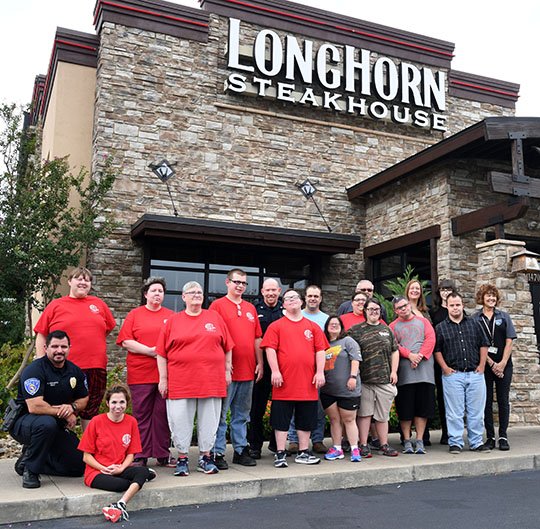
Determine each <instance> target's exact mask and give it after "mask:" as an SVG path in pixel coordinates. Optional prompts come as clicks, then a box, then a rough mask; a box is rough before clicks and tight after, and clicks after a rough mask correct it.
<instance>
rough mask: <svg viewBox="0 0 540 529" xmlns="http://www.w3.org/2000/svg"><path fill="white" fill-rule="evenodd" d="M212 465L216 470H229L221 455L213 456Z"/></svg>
mask: <svg viewBox="0 0 540 529" xmlns="http://www.w3.org/2000/svg"><path fill="white" fill-rule="evenodd" d="M233 463H234V461H233ZM214 464H215V465H216V467H217V468H218V470H227V469H228V468H229V463H227V461H225V456H224V455H223V454H216V455H215V456H214Z"/></svg>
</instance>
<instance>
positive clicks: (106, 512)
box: [101, 503, 122, 523]
mask: <svg viewBox="0 0 540 529" xmlns="http://www.w3.org/2000/svg"><path fill="white" fill-rule="evenodd" d="M101 512H102V513H103V516H105V519H106V520H109V522H112V523H116V522H117V521H118V520H120V519H121V518H122V511H121V510H120V509H119V508H118V507H117V505H116V503H111V504H110V505H107V507H103V509H101Z"/></svg>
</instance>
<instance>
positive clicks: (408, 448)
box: [403, 439, 414, 454]
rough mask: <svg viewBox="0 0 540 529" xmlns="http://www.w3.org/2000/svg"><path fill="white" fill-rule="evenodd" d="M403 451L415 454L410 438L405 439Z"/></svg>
mask: <svg viewBox="0 0 540 529" xmlns="http://www.w3.org/2000/svg"><path fill="white" fill-rule="evenodd" d="M403 453H404V454H414V448H413V445H412V441H411V440H410V439H406V440H405V441H403Z"/></svg>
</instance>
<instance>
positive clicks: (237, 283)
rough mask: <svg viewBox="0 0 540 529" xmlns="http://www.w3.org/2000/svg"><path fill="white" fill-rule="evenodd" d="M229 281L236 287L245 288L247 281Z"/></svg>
mask: <svg viewBox="0 0 540 529" xmlns="http://www.w3.org/2000/svg"><path fill="white" fill-rule="evenodd" d="M229 281H230V282H231V283H234V284H235V285H236V286H237V287H247V281H242V280H241V279H229Z"/></svg>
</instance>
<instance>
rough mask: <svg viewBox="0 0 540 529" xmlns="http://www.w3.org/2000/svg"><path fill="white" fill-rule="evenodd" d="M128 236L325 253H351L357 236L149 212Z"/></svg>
mask: <svg viewBox="0 0 540 529" xmlns="http://www.w3.org/2000/svg"><path fill="white" fill-rule="evenodd" d="M131 238H132V239H134V240H136V241H141V240H144V239H151V238H159V239H175V240H184V241H186V240H189V241H204V242H213V243H222V244H238V245H242V246H244V247H245V246H252V247H261V246H264V247H265V248H276V249H286V250H296V251H301V252H317V253H320V254H328V255H333V254H338V253H345V254H353V253H355V252H356V250H358V248H359V247H360V237H358V236H356V235H343V234H334V233H327V232H316V231H304V230H291V229H285V228H274V227H272V226H257V225H253V224H235V223H230V222H220V221H214V220H205V219H189V218H182V217H169V216H164V215H149V214H145V215H143V216H142V217H141V218H140V219H139V220H137V222H135V224H133V226H132V227H131Z"/></svg>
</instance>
